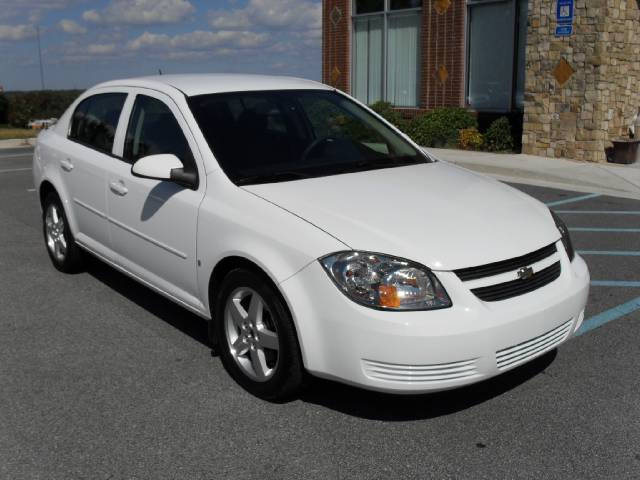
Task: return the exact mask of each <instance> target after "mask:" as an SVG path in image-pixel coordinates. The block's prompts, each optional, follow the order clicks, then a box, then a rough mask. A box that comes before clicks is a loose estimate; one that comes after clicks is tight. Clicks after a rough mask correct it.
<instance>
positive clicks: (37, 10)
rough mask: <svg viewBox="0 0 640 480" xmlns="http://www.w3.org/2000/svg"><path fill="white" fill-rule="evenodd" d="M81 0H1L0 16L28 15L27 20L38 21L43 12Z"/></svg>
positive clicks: (4, 17)
mask: <svg viewBox="0 0 640 480" xmlns="http://www.w3.org/2000/svg"><path fill="white" fill-rule="evenodd" d="M81 1H83V0H6V1H5V0H2V1H0V18H2V19H6V18H13V17H17V16H23V17H25V16H26V15H28V17H29V21H30V22H32V23H38V22H39V21H40V20H41V19H42V16H43V14H44V13H45V12H47V11H49V10H60V9H63V8H66V7H69V6H71V5H73V4H76V3H79V2H81Z"/></svg>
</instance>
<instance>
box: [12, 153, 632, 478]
mask: <svg viewBox="0 0 640 480" xmlns="http://www.w3.org/2000/svg"><path fill="white" fill-rule="evenodd" d="M517 188H520V189H522V190H523V191H525V192H527V193H529V194H531V195H533V196H534V197H536V198H539V199H540V200H542V201H544V202H546V203H548V204H549V205H550V206H552V208H553V209H554V210H556V211H557V212H558V213H559V214H560V216H561V217H562V218H563V219H564V220H565V221H566V223H567V224H568V226H569V227H570V229H571V230H572V235H573V240H574V244H575V247H576V249H577V250H578V251H580V252H583V254H584V258H585V260H586V261H587V263H588V264H589V267H590V270H591V277H592V280H593V284H592V289H591V294H590V299H589V305H588V310H587V315H586V318H587V320H586V322H585V324H584V328H583V330H582V331H581V335H579V336H577V337H575V338H574V339H572V340H570V341H569V342H568V343H567V344H565V345H563V346H562V347H561V348H560V349H559V350H558V351H557V352H555V351H554V352H551V353H550V354H547V355H545V356H544V357H542V358H540V359H538V360H536V361H534V362H533V363H530V364H527V365H525V366H523V367H520V368H518V369H516V370H514V371H511V372H509V373H507V374H504V375H502V376H500V377H497V378H494V379H492V380H490V381H487V382H484V383H481V384H478V385H474V386H471V387H468V388H464V389H461V390H457V391H452V392H446V393H439V394H432V395H420V396H410V397H404V396H391V395H384V394H377V393H371V392H366V391H363V390H358V389H355V388H351V387H347V386H343V385H339V384H336V383H332V382H328V381H320V380H317V381H315V382H313V383H312V385H311V386H310V388H309V390H308V391H307V392H306V393H305V394H304V395H303V396H302V397H301V398H300V399H297V400H294V401H292V402H290V403H286V404H281V405H276V404H270V403H266V402H263V401H261V400H258V399H256V398H254V397H252V396H250V395H249V394H247V393H245V392H244V391H243V390H242V389H241V388H240V387H238V386H237V385H236V384H235V383H234V382H233V381H232V380H231V379H230V377H229V376H228V375H227V374H226V372H225V371H224V369H223V368H222V365H221V363H220V361H219V359H218V358H215V357H212V355H211V352H210V349H209V347H208V345H207V340H206V325H205V322H204V321H203V320H201V319H199V318H198V317H195V316H193V315H192V314H190V313H188V312H187V311H185V310H183V309H181V308H180V307H177V306H175V305H173V304H172V303H170V302H169V301H167V300H165V299H163V298H162V297H160V296H158V295H156V294H154V293H152V292H151V291H150V290H147V289H146V288H144V287H141V286H139V285H137V284H136V283H134V282H133V281H131V280H129V279H128V278H127V277H125V276H123V275H122V274H120V273H117V272H116V271H114V270H113V269H111V268H109V267H107V266H105V265H103V264H101V263H100V262H98V261H92V262H90V264H89V266H88V269H87V271H86V272H84V273H80V274H77V275H71V276H65V275H62V274H60V273H58V272H57V271H56V270H54V268H53V267H52V266H51V265H50V262H49V259H48V257H47V254H46V251H45V248H44V245H43V242H42V238H41V224H40V211H39V206H38V201H37V197H36V193H35V192H34V191H33V184H32V177H31V171H30V152H29V151H26V150H15V151H9V150H3V151H0V272H1V273H0V478H7V479H39V478H42V479H129V478H140V479H142V478H145V479H146V478H150V479H160V478H168V479H169V478H171V479H174V478H175V479H214V478H243V479H254V478H255V479H268V478H304V479H314V478H322V479H328V478H331V479H333V478H341V479H342V478H470V479H480V478H492V479H495V478H510V479H511V478H532V479H533V478H535V479H539V478H545V479H550V478H559V479H560V478H561V479H567V478H581V479H586V478H616V479H627V478H628V479H632V478H633V479H637V478H639V477H640V374H639V370H640V368H639V367H640V341H639V339H640V201H635V200H628V199H619V198H613V197H605V196H596V195H588V194H580V193H576V192H565V191H559V190H553V189H548V188H541V187H532V186H524V185H518V186H517Z"/></svg>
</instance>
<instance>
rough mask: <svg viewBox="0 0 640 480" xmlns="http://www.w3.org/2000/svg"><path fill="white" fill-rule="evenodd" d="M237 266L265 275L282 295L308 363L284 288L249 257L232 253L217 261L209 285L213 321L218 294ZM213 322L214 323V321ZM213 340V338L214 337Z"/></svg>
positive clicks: (210, 309)
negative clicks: (226, 278) (227, 277)
mask: <svg viewBox="0 0 640 480" xmlns="http://www.w3.org/2000/svg"><path fill="white" fill-rule="evenodd" d="M237 268H244V269H246V270H249V271H252V272H254V273H256V274H258V275H260V276H261V277H263V278H264V279H265V280H266V281H267V282H269V283H270V284H271V286H272V287H273V289H274V290H275V291H276V293H277V295H278V296H279V297H280V299H281V300H282V302H283V303H284V305H285V306H286V307H287V309H288V311H289V315H290V317H291V321H292V323H293V328H294V331H295V334H296V338H297V339H298V347H299V348H300V354H301V356H302V359H303V363H304V364H305V365H306V361H305V359H306V355H305V349H304V345H303V343H302V338H301V336H300V329H299V328H298V324H297V317H296V315H295V314H294V312H293V310H292V308H291V304H290V302H289V301H288V300H287V297H286V296H285V295H284V293H283V292H282V289H281V288H280V287H279V286H278V282H277V281H276V280H275V279H274V278H273V277H272V276H271V275H269V273H268V272H267V271H266V270H265V269H264V268H263V267H261V266H260V265H258V264H257V263H255V262H254V261H252V260H250V259H249V258H246V257H242V256H239V255H230V256H227V257H224V258H221V259H220V260H219V261H218V263H216V265H215V267H214V268H213V271H212V272H211V275H210V276H209V286H208V301H209V313H210V315H211V322H215V321H216V319H215V310H216V298H215V296H216V294H217V292H218V289H219V287H220V285H221V284H222V282H223V281H224V278H225V277H226V276H227V275H228V274H229V272H231V271H232V270H235V269H237ZM212 324H213V323H212ZM212 340H213V339H212Z"/></svg>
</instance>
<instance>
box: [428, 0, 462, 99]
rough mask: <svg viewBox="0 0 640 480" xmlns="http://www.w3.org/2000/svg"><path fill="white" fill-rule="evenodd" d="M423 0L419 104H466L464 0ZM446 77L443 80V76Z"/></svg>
mask: <svg viewBox="0 0 640 480" xmlns="http://www.w3.org/2000/svg"><path fill="white" fill-rule="evenodd" d="M447 3H448V2H447V1H438V0H423V10H422V51H421V55H422V65H421V67H422V79H421V80H422V81H421V84H420V88H421V90H420V106H421V107H422V108H423V109H428V110H431V109H433V108H437V107H449V106H453V107H458V106H464V71H465V36H466V32H465V14H466V5H465V0H451V3H450V4H449V6H448V7H446V5H447ZM443 79H444V80H443Z"/></svg>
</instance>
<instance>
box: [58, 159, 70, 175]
mask: <svg viewBox="0 0 640 480" xmlns="http://www.w3.org/2000/svg"><path fill="white" fill-rule="evenodd" d="M60 168H62V170H64V171H65V172H70V171H71V170H73V163H71V160H69V159H68V158H67V159H65V160H60Z"/></svg>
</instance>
